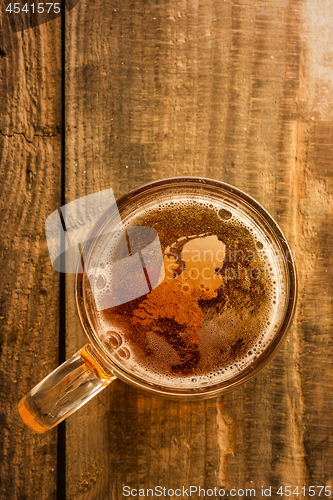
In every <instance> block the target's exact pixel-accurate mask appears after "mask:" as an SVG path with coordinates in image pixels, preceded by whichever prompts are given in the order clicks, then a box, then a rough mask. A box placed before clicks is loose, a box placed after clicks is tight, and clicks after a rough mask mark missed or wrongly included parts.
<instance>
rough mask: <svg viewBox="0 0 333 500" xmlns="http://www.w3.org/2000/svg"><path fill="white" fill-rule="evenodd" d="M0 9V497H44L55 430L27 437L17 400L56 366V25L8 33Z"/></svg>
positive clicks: (52, 492)
mask: <svg viewBox="0 0 333 500" xmlns="http://www.w3.org/2000/svg"><path fill="white" fill-rule="evenodd" d="M2 10H3V9H2V8H1V15H2V18H1V20H0V25H1V29H0V68H1V69H0V77H1V80H0V86H1V91H0V110H1V116H0V162H1V170H0V185H1V199H0V213H1V219H0V227H1V229H0V232H1V239H0V254H1V260H0V269H1V293H0V297H1V298H0V325H1V326H0V328H1V330H0V332H1V333H0V350H1V353H0V355H1V361H0V371H1V373H0V379H1V403H0V422H1V432H0V436H1V438H0V440H1V445H0V471H1V472H0V477H1V481H0V498H1V499H9V498H11V499H20V500H23V499H31V498H45V499H50V500H51V499H55V498H56V467H57V435H56V432H55V433H48V434H45V435H42V436H37V435H35V434H34V433H33V432H32V431H30V430H29V429H28V428H27V427H26V426H25V425H24V424H23V422H22V421H21V419H20V417H19V414H18V410H17V404H18V402H19V400H20V398H21V397H22V396H23V395H24V394H25V393H26V392H27V391H28V390H30V389H31V388H32V387H33V386H34V385H36V383H37V382H39V381H40V380H41V379H42V378H43V377H45V376H46V375H47V374H48V372H50V371H51V370H52V369H54V368H55V366H56V365H57V362H58V360H57V358H58V331H59V317H58V312H59V307H58V298H59V276H57V274H56V273H55V271H53V270H52V267H51V263H50V259H49V257H48V250H47V244H46V239H45V231H44V223H45V219H46V217H47V216H48V215H49V214H50V213H51V212H52V211H53V210H54V209H55V208H56V207H57V205H59V204H60V151H61V135H60V109H61V108H60V105H61V92H60V88H61V87H60V76H61V75H60V30H59V27H60V24H59V22H58V21H56V22H54V23H53V24H50V25H43V26H41V27H39V28H34V29H32V30H28V31H25V32H22V33H13V32H12V30H11V28H10V25H9V22H8V18H7V17H5V16H4V15H3V12H2ZM36 495H37V496H36Z"/></svg>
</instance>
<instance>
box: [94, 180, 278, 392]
mask: <svg viewBox="0 0 333 500" xmlns="http://www.w3.org/2000/svg"><path fill="white" fill-rule="evenodd" d="M192 191H193V190H192ZM192 191H191V190H189V191H188V192H186V190H185V192H183V193H182V195H179V194H177V192H176V191H175V193H174V194H173V192H172V190H171V191H169V192H164V193H163V192H161V193H160V194H159V195H158V196H157V197H154V198H151V199H149V200H147V201H146V202H145V203H143V204H141V205H140V204H138V205H139V206H137V207H133V206H130V207H128V208H127V209H125V211H124V212H123V213H121V215H122V218H123V223H124V225H125V226H126V227H131V226H147V227H151V228H154V229H155V230H156V231H157V233H158V236H159V240H160V244H161V248H162V252H163V268H164V270H163V269H161V272H163V271H164V278H163V280H162V282H161V283H160V285H159V286H157V287H156V288H154V289H152V290H151V291H150V292H149V293H147V294H146V295H145V296H142V297H139V298H137V299H135V300H132V301H130V302H127V303H124V304H121V305H119V306H117V307H112V308H108V309H103V307H102V306H101V304H103V300H104V299H105V297H106V295H107V293H108V290H106V289H105V290H103V286H99V287H98V289H95V291H94V300H92V303H91V304H89V306H88V308H87V309H93V308H94V307H95V309H96V310H98V313H97V312H96V311H95V318H97V321H98V323H99V324H98V326H96V329H97V330H98V334H99V338H100V339H101V341H102V342H103V346H104V348H106V349H107V350H108V353H109V355H110V357H112V359H113V360H114V362H115V363H116V364H118V366H122V367H123V368H124V369H125V370H127V371H129V372H130V373H132V374H134V375H135V376H137V377H139V378H140V379H143V380H145V381H146V383H148V384H149V383H153V384H157V385H160V386H163V387H172V388H175V387H176V388H179V389H180V390H182V389H191V388H194V387H198V388H204V387H208V386H212V385H214V384H221V382H223V381H225V380H228V379H230V378H232V377H233V376H234V375H237V374H239V373H240V372H242V371H243V370H246V369H247V368H248V367H249V366H251V364H253V363H254V362H255V360H256V359H257V358H258V357H259V356H261V355H262V353H264V352H265V350H266V349H267V348H268V346H269V344H270V342H271V339H272V338H273V337H274V334H275V333H276V329H277V328H278V326H279V324H280V322H281V320H282V316H283V313H284V308H283V307H282V308H281V303H283V302H284V300H285V297H284V294H285V289H284V287H283V281H284V279H285V276H284V275H283V270H282V269H281V266H280V263H279V261H278V259H277V256H276V253H275V252H274V251H273V250H272V247H271V245H270V244H269V243H268V240H267V237H266V235H265V233H264V231H263V230H262V229H260V227H259V225H258V224H257V223H256V222H255V221H253V220H252V219H251V218H250V217H249V216H248V215H247V214H244V213H243V212H242V209H241V208H240V207H237V205H235V206H233V205H232V204H231V205H230V204H228V203H225V202H223V200H222V201H221V199H220V198H218V197H214V196H204V195H202V193H200V190H197V191H194V192H192ZM116 254H117V243H115V242H114V241H113V239H112V238H110V241H109V243H108V245H107V246H106V249H105V248H104V250H103V258H100V259H99V260H100V263H101V264H102V265H101V267H98V266H99V265H98V266H97V270H96V273H95V279H96V283H100V284H103V283H104V282H107V281H110V280H112V276H106V277H105V273H107V272H108V266H107V265H105V262H107V261H108V259H111V258H112V256H113V258H114V255H116ZM101 261H103V262H101ZM134 279H135V277H133V280H134Z"/></svg>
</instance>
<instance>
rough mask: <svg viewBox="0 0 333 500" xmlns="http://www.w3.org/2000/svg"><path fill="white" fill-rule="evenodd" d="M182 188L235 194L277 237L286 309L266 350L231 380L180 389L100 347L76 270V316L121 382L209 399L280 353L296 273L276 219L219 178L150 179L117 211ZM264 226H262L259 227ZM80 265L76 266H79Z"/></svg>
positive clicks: (95, 231)
mask: <svg viewBox="0 0 333 500" xmlns="http://www.w3.org/2000/svg"><path fill="white" fill-rule="evenodd" d="M177 185H178V186H179V187H182V186H184V185H196V186H197V187H198V188H200V187H203V188H204V186H205V185H206V186H209V187H210V188H216V190H217V191H218V190H224V191H227V192H229V193H231V194H233V195H234V196H236V197H238V198H239V199H240V201H242V202H243V203H245V204H248V205H249V206H250V208H251V209H252V210H254V211H255V212H256V214H257V215H259V219H261V222H264V223H266V224H267V225H268V226H269V228H270V230H271V232H272V233H273V234H274V236H275V238H276V242H277V243H278V245H279V247H280V251H281V254H282V255H283V261H284V264H285V268H286V275H287V279H288V283H287V286H288V294H287V301H286V303H287V305H286V308H285V314H284V318H283V320H282V322H281V326H280V328H279V329H278V330H277V332H276V333H275V335H274V338H273V339H272V341H271V343H270V344H269V345H268V346H267V347H266V349H265V350H264V351H263V352H262V353H261V354H260V355H259V356H258V358H257V359H255V360H253V362H252V363H251V364H250V365H249V366H248V367H247V368H245V369H244V370H243V371H241V372H240V373H238V374H235V375H234V376H233V377H231V378H230V379H227V380H224V381H222V382H220V383H219V384H215V385H212V386H207V387H202V388H198V387H197V388H193V389H182V388H175V389H174V388H171V387H164V386H161V385H159V384H157V383H156V384H154V383H150V382H148V381H146V380H143V379H141V378H140V377H138V376H136V375H134V374H132V373H130V372H129V371H127V370H125V369H124V368H123V367H122V366H120V365H118V364H117V363H116V361H115V360H114V359H112V358H111V357H110V356H109V355H108V353H107V351H106V349H105V348H104V347H103V344H102V343H101V342H100V341H99V339H98V337H97V335H96V333H95V331H94V328H93V327H92V325H91V324H90V323H89V320H88V318H87V315H86V314H85V306H84V298H83V277H84V273H79V272H77V273H76V279H75V301H76V307H77V311H78V315H79V318H80V322H81V325H82V327H83V330H84V332H85V333H86V335H87V337H88V339H89V341H90V342H91V343H92V345H93V346H94V347H95V349H96V350H97V351H98V353H99V355H100V357H101V359H102V361H103V362H104V363H105V365H106V366H107V367H108V368H109V369H110V370H111V371H112V372H113V373H114V374H115V375H116V376H117V377H118V378H119V379H120V380H123V381H124V382H126V383H128V384H130V385H132V386H135V387H137V388H140V389H143V390H145V391H148V392H151V393H154V394H157V395H161V396H166V397H170V398H173V399H175V398H180V399H184V398H186V399H187V400H189V399H199V398H200V397H201V398H209V397H215V396H217V395H219V394H223V393H225V392H228V391H230V390H232V389H234V388H235V387H237V386H239V385H241V384H243V383H245V382H247V381H248V380H250V379H251V378H252V377H254V376H255V375H256V374H257V373H258V372H259V371H261V370H262V369H263V368H264V367H265V366H267V364H268V363H269V362H270V361H271V360H272V359H273V358H274V357H275V355H276V354H277V353H278V352H279V349H280V347H281V345H282V344H283V342H284V340H285V339H286V336H287V332H288V329H289V327H290V324H291V322H292V320H293V316H294V313H295V307H296V300H297V274H296V266H295V262H294V259H293V256H292V253H291V249H290V247H289V245H288V242H287V240H286V238H285V236H284V235H283V233H282V231H281V229H280V227H279V226H278V224H277V223H276V222H275V220H274V219H273V218H272V217H271V216H270V214H269V213H268V212H267V211H266V210H265V209H264V208H263V207H262V206H261V205H260V204H259V203H258V202H257V201H256V200H255V199H254V198H252V197H251V196H249V195H248V194H246V193H245V192H243V191H241V190H240V189H238V188H236V187H234V186H232V185H230V184H226V183H224V182H221V181H217V180H215V179H208V178H203V177H191V176H188V177H170V178H165V179H161V180H158V181H153V182H150V183H147V184H145V185H143V186H141V187H139V188H137V189H134V190H131V191H130V192H128V193H127V194H126V195H124V196H122V197H120V198H119V199H118V200H117V206H118V208H119V211H121V209H122V207H124V206H126V205H127V204H128V203H130V202H131V203H133V202H135V200H136V199H138V198H139V197H140V196H142V195H143V194H144V193H146V192H150V191H153V190H156V189H165V188H167V187H168V186H175V187H177ZM108 218H109V217H108V211H106V212H105V213H104V214H103V215H102V217H101V218H100V219H99V221H98V222H97V223H96V224H95V226H94V227H93V228H92V230H91V232H90V234H89V236H88V238H87V243H85V245H84V247H85V248H84V252H85V255H88V258H89V254H90V252H91V250H92V248H93V242H94V238H96V236H97V235H98V232H99V231H100V229H101V228H102V227H103V226H104V224H105V223H106V222H107V220H108ZM262 229H263V228H262ZM78 266H79V265H78Z"/></svg>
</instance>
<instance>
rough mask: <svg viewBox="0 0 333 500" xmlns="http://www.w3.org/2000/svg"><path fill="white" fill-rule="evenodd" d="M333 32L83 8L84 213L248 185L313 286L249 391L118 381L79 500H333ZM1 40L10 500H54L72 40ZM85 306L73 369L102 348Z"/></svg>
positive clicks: (75, 465)
mask: <svg viewBox="0 0 333 500" xmlns="http://www.w3.org/2000/svg"><path fill="white" fill-rule="evenodd" d="M332 21H333V10H332V6H331V3H330V1H329V0H321V1H320V2H319V0H256V2H255V3H254V2H253V1H251V0H225V1H224V0H223V1H222V0H190V1H189V2H185V1H183V0H178V1H177V0H166V1H165V2H155V1H153V0H147V1H146V2H139V1H138V0H133V1H132V2H129V1H128V0H124V1H123V2H120V1H118V0H112V1H111V2H101V1H99V0H97V1H96V0H95V1H92V0H87V1H84V0H81V1H80V2H78V3H77V5H76V6H75V7H74V8H73V9H72V10H70V11H69V12H67V13H66V38H65V45H66V92H65V104H66V130H65V137H64V138H65V143H66V165H65V166H66V193H65V194H66V202H70V201H72V200H74V199H76V198H79V197H81V196H84V195H85V194H90V193H93V192H95V191H98V190H102V189H106V188H109V187H112V189H113V190H114V193H115V195H116V197H119V196H121V195H123V194H125V193H126V192H128V191H129V190H130V189H133V188H136V187H138V186H140V185H141V184H144V183H145V182H149V181H151V180H154V179H159V178H163V177H170V176H178V175H200V176H206V177H212V178H215V179H218V180H222V181H225V182H229V183H231V184H234V185H235V186H237V187H239V188H241V189H243V190H244V191H246V192H248V193H249V194H250V195H252V196H254V197H255V198H256V199H257V200H258V201H259V202H260V203H262V204H263V205H264V207H265V208H266V209H267V210H268V211H269V212H270V213H271V215H272V216H273V217H274V218H275V219H276V220H277V222H278V223H279V224H280V226H281V228H282V230H283V231H284V233H285V235H286V236H287V238H288V240H289V242H290V244H291V246H292V248H293V251H294V254H295V258H296V263H297V268H298V278H299V300H298V306H297V313H296V318H295V320H294V323H293V327H292V328H291V331H290V334H289V337H288V340H287V342H286V343H285V345H284V347H283V348H282V350H281V351H280V353H279V354H278V356H277V357H276V358H275V359H274V360H273V362H272V363H271V364H270V365H269V366H268V367H267V368H266V369H265V370H264V371H263V372H261V373H260V374H259V375H258V376H257V377H256V378H255V379H253V380H252V381H250V382H248V383H247V384H246V385H244V386H242V387H240V388H238V389H237V390H235V391H234V392H232V393H230V394H227V395H226V396H225V397H224V398H222V397H220V398H216V399H213V400H208V401H202V402H187V403H179V402H175V401H168V400H163V399H160V398H157V397H153V396H151V395H148V394H145V393H143V392H140V391H138V390H136V389H134V388H131V387H129V386H126V385H125V384H123V383H122V382H120V381H116V382H115V383H114V384H112V385H111V386H110V387H109V388H108V389H106V390H105V391H103V392H102V393H101V394H99V395H98V396H97V397H96V398H94V399H93V400H92V401H90V402H89V403H88V404H87V405H86V406H84V407H83V408H81V409H80V411H79V412H77V413H75V414H74V415H73V416H71V417H70V419H69V420H68V421H67V497H68V499H75V500H88V499H90V500H95V499H103V500H104V499H114V500H118V499H119V498H122V491H123V490H122V488H123V486H124V485H129V486H131V487H133V488H145V489H146V488H152V487H154V486H156V485H161V486H165V487H166V488H179V487H182V486H183V485H184V486H185V487H188V486H190V485H197V486H199V485H200V486H201V487H203V488H206V489H207V488H214V487H215V486H217V487H219V486H221V487H222V486H223V487H225V488H226V489H227V490H228V489H230V488H236V489H238V488H256V491H257V495H256V498H260V496H261V495H260V493H261V486H264V487H265V488H268V487H269V486H272V488H273V490H275V491H276V489H277V488H278V487H279V486H280V485H292V486H294V487H295V486H299V487H302V486H303V485H305V486H310V485H318V484H320V485H332V482H333V477H332V475H333V460H332V458H331V449H332V444H333V442H332V426H333V424H332V417H331V415H332V411H333V398H332V385H333V383H332V361H331V360H332V354H333V345H332V339H331V331H332V326H333V325H332V323H333V315H332V289H333V287H332V281H333V271H332V269H331V266H330V261H331V259H332V248H333V245H332V243H333V241H332V240H333V236H332V229H331V228H332V223H333V220H332V218H333V209H332V203H333V195H332V192H333V191H332V188H333V169H332V153H333V151H332V149H333V146H332V144H333V141H332V140H333V106H332V104H333V103H332V100H333V98H332V81H333V70H332V67H333V65H332V61H333V56H332V54H333V50H332V47H333V32H332V29H331V26H332ZM1 22H2V30H1V31H0V68H1V69H0V71H1V73H0V75H1V86H2V87H1V89H2V92H1V93H0V103H1V104H0V106H1V116H0V158H1V168H2V170H1V173H0V176H1V179H0V182H1V186H2V193H3V196H2V197H1V201H0V203H1V215H2V217H1V229H2V233H1V234H2V235H3V238H2V239H1V242H0V250H1V256H2V257H1V270H2V290H1V304H0V305H1V313H0V314H1V319H0V321H1V325H2V326H1V346H2V352H1V377H2V380H3V384H2V385H3V393H4V394H5V396H6V397H2V403H1V414H0V415H1V423H2V433H1V436H2V443H1V444H2V446H1V452H0V453H1V454H2V455H1V456H0V467H1V478H2V483H1V486H0V492H1V493H0V497H1V498H6V499H7V498H18V499H25V498H26V499H30V498H35V497H36V491H38V494H39V495H40V497H41V498H50V499H52V498H55V495H56V484H55V481H56V479H55V468H56V431H55V430H54V431H51V432H49V433H48V434H45V435H44V436H34V435H33V434H32V433H30V431H29V430H27V429H25V428H24V427H23V424H21V423H20V421H19V417H18V414H17V411H16V404H17V402H18V400H19V398H20V397H21V396H22V395H23V394H24V393H25V392H26V391H27V390H28V389H29V388H30V387H32V386H33V385H34V384H35V383H36V382H38V380H40V378H42V377H43V376H45V375H46V374H47V373H48V372H49V371H50V370H51V369H52V368H53V367H55V366H56V364H57V345H58V286H59V280H58V278H59V277H58V276H56V274H55V272H53V271H52V269H51V266H50V263H49V259H48V255H47V248H46V241H45V237H44V227H43V224H44V221H45V218H46V217H47V215H48V214H49V213H51V212H52V211H53V210H54V209H55V208H56V207H57V206H59V204H60V144H61V142H60V141H61V136H60V133H59V131H60V128H59V127H60V91H61V82H60V20H59V19H58V20H55V21H52V22H51V23H49V24H45V25H42V26H40V27H37V28H34V29H32V30H27V31H25V32H23V33H18V34H17V33H16V34H12V32H11V31H10V27H9V25H8V22H7V21H6V19H5V18H2V20H1ZM22 264H24V266H23V265H22ZM66 286H67V290H66V292H67V293H66V301H67V302H66V305H67V312H66V318H67V319H66V321H67V355H68V356H69V355H71V354H72V353H74V352H75V351H77V350H78V349H79V348H80V347H81V346H82V345H83V343H84V342H85V338H84V336H83V333H82V330H81V327H80V325H79V322H78V318H77V316H76V314H75V307H74V298H73V276H68V277H67V285H66ZM41 353H42V354H43V359H44V361H42V362H41V363H40V361H39V359H40V357H41ZM43 363H45V364H43ZM166 498H168V497H166ZM290 498H298V499H300V498H302V496H298V497H296V496H295V495H294V496H292V497H290Z"/></svg>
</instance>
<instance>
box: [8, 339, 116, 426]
mask: <svg viewBox="0 0 333 500" xmlns="http://www.w3.org/2000/svg"><path fill="white" fill-rule="evenodd" d="M115 379H116V376H115V375H114V374H113V373H112V372H111V371H110V370H108V369H107V368H106V367H105V365H104V364H103V363H102V361H101V360H100V358H99V357H98V355H97V353H96V351H95V350H94V349H93V347H92V346H91V345H90V344H86V345H85V346H84V347H83V348H82V349H80V351H78V352H77V353H76V354H74V355H73V356H72V357H71V358H69V359H68V360H67V361H65V363H63V364H62V365H60V366H59V367H58V368H56V369H55V370H54V371H53V372H52V373H50V374H49V375H48V376H47V377H45V378H44V379H43V380H42V381H41V382H39V384H37V385H36V387H34V388H33V389H32V390H31V391H30V392H29V393H28V394H27V395H26V396H24V397H23V398H22V399H21V401H20V402H19V405H18V409H19V413H20V415H21V418H22V420H23V422H24V423H25V424H26V425H27V426H28V427H30V429H32V430H33V431H35V432H37V433H39V434H41V433H43V432H45V431H47V430H48V429H52V427H55V426H56V425H58V424H59V423H60V422H62V420H64V419H65V418H67V417H69V415H71V414H72V413H74V412H75V411H76V410H78V409H79V408H80V407H81V406H82V405H84V404H85V403H87V401H89V400H90V399H91V398H92V397H93V396H95V395H96V394H98V393H99V392H100V391H101V390H102V389H104V387H106V386H107V385H109V384H110V383H111V382H113V381H114V380H115Z"/></svg>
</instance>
